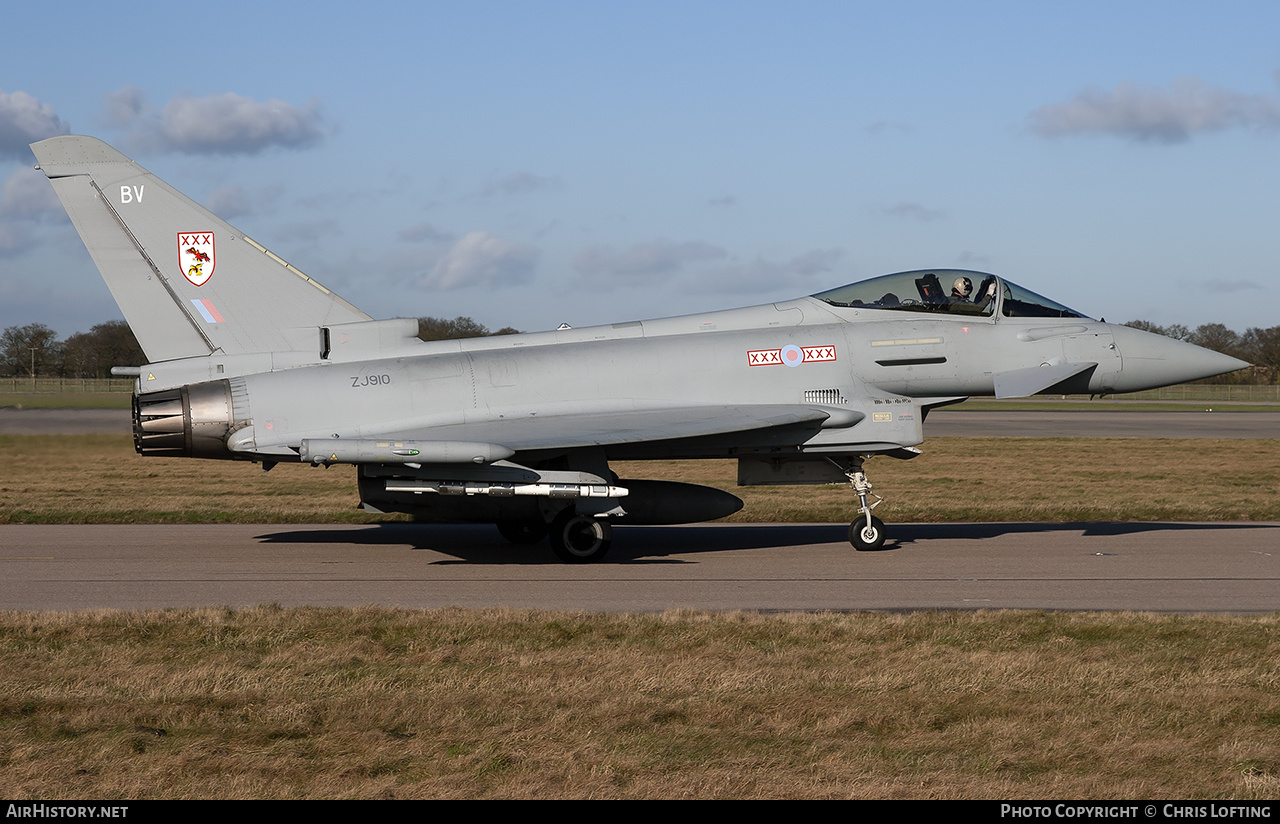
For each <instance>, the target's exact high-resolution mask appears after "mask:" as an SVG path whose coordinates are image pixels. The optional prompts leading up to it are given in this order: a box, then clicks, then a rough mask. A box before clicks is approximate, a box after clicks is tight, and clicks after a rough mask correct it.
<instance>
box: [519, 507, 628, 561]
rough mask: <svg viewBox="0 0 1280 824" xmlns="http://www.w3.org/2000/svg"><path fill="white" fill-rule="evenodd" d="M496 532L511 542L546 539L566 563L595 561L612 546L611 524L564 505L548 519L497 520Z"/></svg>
mask: <svg viewBox="0 0 1280 824" xmlns="http://www.w3.org/2000/svg"><path fill="white" fill-rule="evenodd" d="M498 533H499V534H500V535H502V537H503V538H506V539H507V540H508V541H510V542H511V543H513V544H536V543H537V542H539V541H541V540H542V539H544V538H545V539H547V542H548V543H549V544H551V551H552V552H554V553H555V554H556V557H557V558H559V559H560V560H561V561H564V562H565V563H566V564H589V563H592V562H594V561H598V560H600V559H601V558H603V557H604V556H605V554H606V553H608V551H609V547H611V546H612V545H613V525H612V524H610V523H609V522H608V521H607V520H605V519H603V518H596V517H593V516H591V515H579V514H578V513H577V511H576V510H575V508H574V507H572V506H568V507H565V508H564V509H562V510H560V513H559V514H558V515H556V517H555V518H554V519H552V521H551V523H550V524H547V523H544V522H542V521H499V522H498Z"/></svg>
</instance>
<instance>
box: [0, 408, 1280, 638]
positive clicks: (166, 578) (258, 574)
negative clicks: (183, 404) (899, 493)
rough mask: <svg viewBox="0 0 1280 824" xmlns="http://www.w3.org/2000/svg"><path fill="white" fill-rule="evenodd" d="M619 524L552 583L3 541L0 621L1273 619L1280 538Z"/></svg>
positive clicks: (399, 553)
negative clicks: (24, 617) (243, 611)
mask: <svg viewBox="0 0 1280 824" xmlns="http://www.w3.org/2000/svg"><path fill="white" fill-rule="evenodd" d="M129 430H130V426H129V412H128V410H13V409H0V434H79V433H119V434H126V433H128V432H129ZM925 434H926V437H948V436H983V435H986V436H1023V437H1036V436H1039V437H1046V436H1051V437H1160V438H1267V437H1280V416H1277V415H1274V414H1269V413H1232V412H1214V413H1208V412H1206V413H1187V412H1119V411H1114V412H1112V411H1082V412H960V411H940V412H937V413H935V414H933V415H931V416H930V417H929V420H928V421H927V422H926V424H925ZM889 529H890V540H889V542H888V543H887V544H886V548H885V549H884V550H882V551H880V552H873V553H860V552H855V551H854V550H853V549H852V548H851V547H850V546H849V544H848V542H847V539H846V535H845V533H846V527H845V526H843V525H825V524H818V525H797V524H698V525H690V526H679V527H619V528H617V529H616V530H615V532H614V535H615V540H614V548H613V551H612V553H611V554H610V556H609V557H608V558H607V559H606V561H605V562H604V563H601V564H596V565H590V566H567V565H564V564H561V563H559V562H558V561H556V560H555V559H554V558H553V557H552V555H551V553H550V551H549V550H548V549H546V547H545V546H543V545H537V546H534V547H513V546H512V545H510V544H508V543H506V542H505V541H503V540H502V539H501V538H499V537H498V535H497V533H496V531H495V530H494V529H493V528H492V527H485V526H435V527H425V526H424V527H419V526H412V525H406V524H384V525H379V526H314V525H298V526H277V525H271V526H253V525H248V526H246V525H181V526H179V525H137V526H80V525H49V526H14V525H6V526H0V568H2V569H3V575H0V609H21V610H29V609H54V610H69V609H89V608H116V609H140V608H160V607H193V606H210V605H212V606H237V607H238V606H251V605H256V604H262V603H279V604H282V605H298V604H312V605H346V606H358V605H362V604H381V605H385V606H402V607H444V606H465V607H504V606H506V607H539V608H545V609H570V610H590V611H599V610H604V611H657V610H665V609H674V608H692V609H709V610H734V609H743V610H815V609H830V610H862V609H869V610H913V609H978V608H989V609H1005V608H1009V609H1050V610H1104V609H1106V610H1111V609H1127V610H1151V611H1159V612H1185V613H1193V612H1215V613H1241V612H1243V613H1259V612H1264V613H1265V612H1272V611H1276V610H1280V564H1278V563H1277V552H1278V551H1280V523H1248V524H1244V523H1210V524H1183V523H1158V524H1041V523H1023V524H890V525H889Z"/></svg>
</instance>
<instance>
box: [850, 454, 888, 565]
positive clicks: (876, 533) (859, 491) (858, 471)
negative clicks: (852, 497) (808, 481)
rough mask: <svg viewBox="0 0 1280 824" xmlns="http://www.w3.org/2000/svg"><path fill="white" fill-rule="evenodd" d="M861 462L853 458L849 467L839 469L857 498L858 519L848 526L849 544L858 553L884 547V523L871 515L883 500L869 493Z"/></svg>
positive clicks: (869, 484) (868, 482)
mask: <svg viewBox="0 0 1280 824" xmlns="http://www.w3.org/2000/svg"><path fill="white" fill-rule="evenodd" d="M862 462H863V458H862V457H855V458H854V459H853V463H852V464H851V465H850V466H849V467H847V468H846V467H841V468H842V469H843V470H844V474H845V477H847V478H848V479H849V483H850V484H852V485H853V491H854V493H855V494H856V495H857V496H858V517H857V518H855V519H854V521H853V523H851V524H849V543H851V544H853V548H854V549H857V550H859V551H860V552H869V551H871V550H876V549H879V548H880V547H882V546H884V538H885V531H884V521H882V520H880V519H879V518H877V517H876V516H874V515H872V514H871V510H873V509H875V508H876V507H877V506H879V505H880V504H881V503H883V502H884V498H881V497H880V496H879V495H877V494H875V493H874V492H872V491H871V481H869V480H867V473H865V472H863V471H862ZM873 498H874V499H875V500H872V499H873Z"/></svg>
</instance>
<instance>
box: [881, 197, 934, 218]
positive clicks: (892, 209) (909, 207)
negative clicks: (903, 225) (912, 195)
mask: <svg viewBox="0 0 1280 824" xmlns="http://www.w3.org/2000/svg"><path fill="white" fill-rule="evenodd" d="M884 211H885V214H887V215H893V216H894V217H906V218H912V219H914V220H923V221H926V222H927V221H933V220H939V219H941V218H944V217H946V216H947V213H946V212H944V211H943V210H941V209H931V208H929V207H928V206H925V205H924V204H923V203H911V202H902V203H895V204H893V205H892V206H889V207H887V208H886V209H885V210H884Z"/></svg>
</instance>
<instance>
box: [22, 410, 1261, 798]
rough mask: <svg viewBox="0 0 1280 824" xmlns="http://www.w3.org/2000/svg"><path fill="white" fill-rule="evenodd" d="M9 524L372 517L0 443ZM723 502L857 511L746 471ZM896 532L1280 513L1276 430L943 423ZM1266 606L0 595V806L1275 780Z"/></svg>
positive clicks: (902, 489) (1083, 793)
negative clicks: (184, 602)
mask: <svg viewBox="0 0 1280 824" xmlns="http://www.w3.org/2000/svg"><path fill="white" fill-rule="evenodd" d="M0 454H3V455H4V459H5V465H4V469H3V470H2V471H0V472H2V474H0V523H54V522H60V523H69V522H70V523H122V522H151V523H158V522H197V523H201V522H219V521H240V522H276V523H280V522H367V521H372V520H380V519H383V518H385V517H386V516H376V517H375V516H369V515H365V514H363V513H360V512H358V511H356V509H355V504H356V500H357V495H356V490H355V478H354V472H353V471H352V470H351V468H350V467H334V468H332V469H328V470H326V469H320V468H312V467H304V466H299V465H284V464H281V465H279V466H277V467H276V468H275V469H274V470H273V471H272V472H270V473H262V472H261V471H260V469H259V468H258V467H257V466H254V465H251V464H244V463H233V462H223V461H197V460H187V459H172V460H165V459H155V458H142V457H141V456H138V455H136V454H135V453H134V452H133V449H132V443H131V441H130V439H129V437H128V436H91V435H85V436H39V437H29V436H0ZM615 469H617V470H618V471H619V473H620V474H622V475H623V476H624V477H627V476H633V477H635V476H640V477H660V478H669V479H672V480H684V481H690V482H694V483H706V484H711V485H716V486H722V487H724V488H728V489H731V490H732V491H734V492H735V493H736V494H740V495H741V496H742V497H743V498H744V499H745V500H746V502H747V506H746V508H745V509H744V511H743V512H741V513H739V514H738V515H736V516H734V518H733V519H734V520H763V521H775V520H778V521H786V520H796V521H839V522H844V521H847V520H848V519H849V517H850V512H851V511H852V507H853V496H852V494H851V493H850V491H849V490H848V489H846V488H843V487H755V488H746V489H739V488H736V487H735V486H734V485H733V483H734V479H735V467H734V465H733V464H732V463H731V462H725V461H707V462H693V461H684V462H680V461H672V462H658V463H645V464H618V465H615ZM868 471H869V472H870V473H871V477H872V480H873V481H874V482H875V484H876V490H877V491H878V492H881V493H882V494H884V495H885V496H886V497H887V498H888V503H886V504H884V505H883V506H881V507H880V508H879V509H877V510H876V511H877V514H880V515H883V516H884V518H885V519H886V520H887V521H891V522H893V521H897V522H901V521H951V520H958V521H964V520H992V521H999V520H1044V521H1058V520H1086V521H1087V520H1165V519H1169V520H1218V519H1225V520H1280V494H1278V493H1280V440H1277V439H1268V440H1255V441H1248V442H1242V441H1239V440H1223V441H1211V440H1196V441H1187V440H1157V439H1092V440H1091V439H1039V438H1035V439H1032V438H1026V439H1023V438H933V439H930V441H929V442H928V443H927V444H926V452H925V454H924V455H922V456H921V457H919V458H916V459H914V460H912V461H895V460H892V459H889V458H877V459H875V460H873V461H870V462H869V463H868ZM1277 662H1280V615H1272V616H1263V617H1214V616H1160V615H1144V614H1131V613H1109V614H1082V613H1077V614H1066V613H1048V614H1046V613H1038V612H995V613H989V612H972V613H938V612H922V613H914V614H907V615H886V614H822V613H813V614H784V615H753V614H704V613H687V612H678V613H668V614H662V615H587V614H570V613H549V612H535V611H521V610H489V611H469V610H439V611H401V610H386V609H376V608H366V609H314V608H298V609H288V610H284V609H279V608H274V607H271V606H263V607H259V608H256V609H250V610H240V611H233V610H227V609H217V610H210V609H203V610H167V611H155V612H136V613H126V612H105V611H104V612H93V613H79V614H67V613H16V612H8V613H4V612H0V667H3V668H4V672H6V676H5V678H3V679H0V797H6V798H10V799H49V798H62V799H75V798H90V799H141V798H946V799H952V798H1019V799H1023V798H1025V799H1041V798H1059V799H1061V798H1094V799H1141V798H1178V799H1243V800H1267V799H1274V798H1276V797H1278V796H1280V663H1277Z"/></svg>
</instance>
